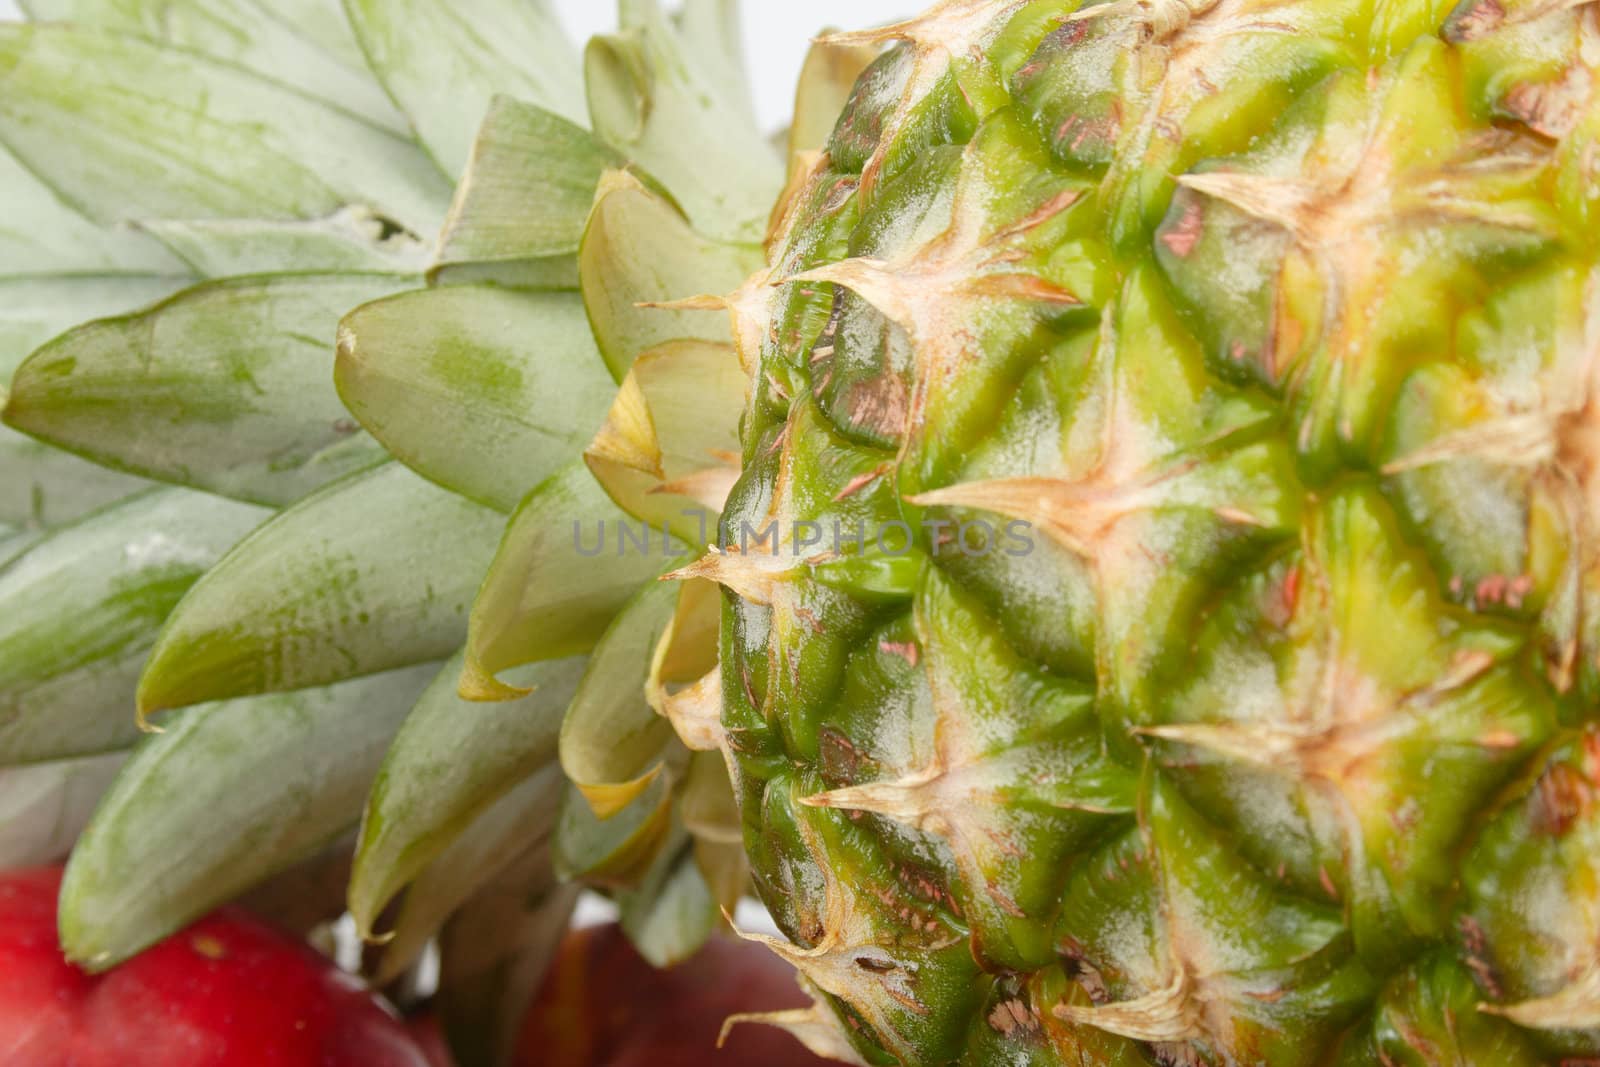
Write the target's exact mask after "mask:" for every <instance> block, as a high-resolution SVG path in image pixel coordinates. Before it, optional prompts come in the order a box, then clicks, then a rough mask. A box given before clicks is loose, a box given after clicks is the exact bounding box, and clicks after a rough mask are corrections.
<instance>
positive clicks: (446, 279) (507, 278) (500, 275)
mask: <svg viewBox="0 0 1600 1067" xmlns="http://www.w3.org/2000/svg"><path fill="white" fill-rule="evenodd" d="M428 283H429V284H430V285H498V286H500V287H501V288H504V289H530V290H534V291H541V290H548V291H575V290H576V289H577V288H578V257H577V256H549V257H547V258H545V259H508V260H504V261H501V262H495V261H493V260H488V261H485V262H482V263H446V264H444V265H443V266H434V267H432V268H431V269H430V270H429V271H428Z"/></svg>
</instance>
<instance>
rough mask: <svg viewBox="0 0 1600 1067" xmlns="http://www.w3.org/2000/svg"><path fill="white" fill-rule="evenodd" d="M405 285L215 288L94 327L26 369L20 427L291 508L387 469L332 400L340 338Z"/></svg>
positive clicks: (108, 458) (170, 477)
mask: <svg viewBox="0 0 1600 1067" xmlns="http://www.w3.org/2000/svg"><path fill="white" fill-rule="evenodd" d="M406 284H408V283H407V280H406V279H403V278H399V277H395V276H392V275H318V274H306V275H283V276H278V277H255V278H244V279H231V280H228V281H222V282H208V283H205V284H202V285H199V286H196V287H195V288H192V289H189V290H186V291H184V292H183V293H180V294H179V295H178V296H176V297H173V298H172V299H170V300H168V301H166V302H164V303H162V304H159V305H157V306H156V307H154V308H151V309H150V310H148V311H143V312H139V313H137V314H134V315H128V316H125V317H122V318H116V319H107V320H103V321H100V322H92V323H89V324H87V325H84V326H81V327H79V328H78V329H76V330H73V331H72V332H70V333H67V334H65V335H63V336H61V337H59V338H57V339H56V340H55V341H53V342H51V343H50V344H48V345H46V346H45V347H44V348H42V349H40V350H39V351H38V352H36V353H34V354H33V355H32V356H31V357H29V359H28V360H27V361H26V362H25V363H24V364H23V365H22V366H21V368H19V369H18V371H17V374H16V377H15V378H14V380H13V382H12V387H11V394H10V396H9V398H8V399H7V401H6V404H5V407H4V411H3V414H4V418H5V421H6V423H7V425H9V426H11V427H13V428H15V429H18V430H22V431H24V432H26V433H28V434H31V435H32V436H34V437H37V438H40V439H42V440H45V441H48V442H50V443H51V444H54V445H57V446H58V447H61V448H64V449H67V450H69V451H71V452H75V453H78V454H80V455H84V456H87V457H88V458H90V459H92V460H95V461H96V462H99V463H103V464H105V465H107V466H111V467H115V468H119V469H122V470H126V471H129V472H132V473H135V474H140V475H144V476H147V477H150V478H156V479H161V480H163V481H168V482H174V483H177V484H181V485H188V486H191V487H194V488H198V489H204V490H207V491H209V492H213V493H220V494H223V495H226V496H231V497H235V498H238V499H243V500H249V501H253V502H256V503H263V504H272V505H284V504H289V503H292V502H294V501H295V500H298V499H300V498H301V497H304V496H305V495H306V494H307V493H309V492H311V491H312V490H314V489H316V488H318V487H320V486H322V485H325V484H327V483H328V482H330V481H333V480H335V479H337V478H340V477H343V476H344V475H347V474H349V473H351V472H353V471H356V470H360V469H362V468H365V467H369V466H371V465H372V464H373V463H375V462H378V461H379V460H380V459H381V458H382V456H383V451H382V449H381V448H380V447H379V446H378V445H377V444H376V442H374V441H372V440H371V439H370V438H368V437H367V436H366V435H365V434H362V433H360V432H359V430H360V428H359V427H358V426H357V425H356V424H355V423H354V422H352V421H351V420H350V418H349V416H348V414H347V413H346V412H345V410H344V408H343V406H342V405H341V404H340V403H339V398H338V396H337V395H336V393H335V391H334V389H333V383H332V375H331V373H330V372H331V370H332V365H333V342H334V336H333V335H334V326H335V324H336V323H337V322H338V316H339V314H340V312H341V311H342V310H343V309H344V308H347V307H350V306H351V305H352V304H355V303H359V302H361V301H364V300H372V299H376V298H377V297H379V296H383V295H385V294H389V293H393V292H396V291H398V290H400V289H401V288H403V287H404V286H405V285H406Z"/></svg>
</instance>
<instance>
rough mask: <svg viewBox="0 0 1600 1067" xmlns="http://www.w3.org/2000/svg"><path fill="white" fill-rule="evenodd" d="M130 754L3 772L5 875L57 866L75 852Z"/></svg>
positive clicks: (0, 835) (0, 802)
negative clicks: (12, 870) (72, 851)
mask: <svg viewBox="0 0 1600 1067" xmlns="http://www.w3.org/2000/svg"><path fill="white" fill-rule="evenodd" d="M126 758H127V756H126V754H124V753H121V752H113V753H111V754H109V755H104V756H90V757H88V758H86V759H74V760H61V761H59V762H56V763H37V764H34V765H33V766H30V767H7V768H5V769H3V770H0V870H10V869H14V868H17V867H36V866H40V865H42V864H46V863H55V862H57V861H58V860H60V859H61V858H62V857H64V856H65V855H66V854H67V853H68V852H69V851H71V849H72V844H73V842H74V841H76V840H77V839H78V834H80V833H81V832H82V831H83V828H84V827H85V826H86V825H88V823H89V816H90V815H92V814H93V813H94V809H95V806H96V805H98V804H99V803H100V798H101V797H102V796H103V795H104V794H105V791H106V789H107V788H109V787H110V785H111V780H112V779H113V778H115V777H116V774H117V771H118V770H119V769H121V767H122V764H123V761H124V760H125V759H126Z"/></svg>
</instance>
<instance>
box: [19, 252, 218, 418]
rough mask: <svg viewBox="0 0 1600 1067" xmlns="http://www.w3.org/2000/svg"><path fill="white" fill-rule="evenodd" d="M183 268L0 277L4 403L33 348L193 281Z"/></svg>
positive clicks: (138, 305) (158, 297) (126, 310)
mask: <svg viewBox="0 0 1600 1067" xmlns="http://www.w3.org/2000/svg"><path fill="white" fill-rule="evenodd" d="M190 281H191V279H190V278H189V277H187V276H186V275H183V274H177V275H169V274H55V275H49V274H46V275H21V276H16V277H10V278H0V404H3V402H4V400H5V396H6V390H5V381H6V379H8V378H9V377H10V376H11V374H12V373H13V372H14V371H15V370H16V369H17V366H18V365H19V364H21V363H22V361H23V360H24V359H26V358H27V356H28V354H29V353H31V352H33V350H34V349H36V348H38V347H39V346H40V345H42V344H44V343H45V342H47V341H49V340H50V339H51V338H53V337H55V336H57V335H58V334H60V333H61V332H62V331H63V330H67V329H70V328H71V327H73V326H76V325H78V324H79V323H81V322H87V321H89V320H91V319H99V318H104V317H105V316H108V315H121V314H125V313H127V312H130V311H133V310H134V309H136V308H141V307H145V306H146V305H148V304H150V303H151V302H152V301H156V300H162V299H165V298H166V297H168V296H170V295H171V294H172V293H175V292H177V291H178V290H180V289H182V288H184V287H185V286H186V285H189V284H190Z"/></svg>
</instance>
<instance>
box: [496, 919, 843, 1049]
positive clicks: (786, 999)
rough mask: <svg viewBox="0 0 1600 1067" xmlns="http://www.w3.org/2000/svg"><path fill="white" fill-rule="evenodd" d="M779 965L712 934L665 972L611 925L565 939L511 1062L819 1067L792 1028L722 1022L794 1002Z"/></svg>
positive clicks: (799, 1003) (801, 999) (789, 979)
mask: <svg viewBox="0 0 1600 1067" xmlns="http://www.w3.org/2000/svg"><path fill="white" fill-rule="evenodd" d="M806 1003H807V1000H806V997H805V996H804V994H802V993H801V992H800V990H799V988H798V987H797V986H796V985H795V979H794V971H793V970H792V969H791V968H790V967H789V966H788V964H786V963H784V962H782V961H781V960H779V959H778V958H777V957H776V956H774V955H772V953H770V952H768V951H767V950H766V949H764V948H762V947H761V946H759V945H753V944H746V943H743V942H739V941H735V940H732V939H731V938H727V937H716V938H713V939H712V940H711V942H710V943H709V944H708V945H706V947H705V948H704V949H702V950H701V951H700V953H699V955H697V956H695V957H694V958H693V959H691V960H689V961H688V962H686V963H683V964H680V965H679V966H677V967H674V968H672V969H670V970H666V971H657V970H655V969H654V968H652V967H651V966H650V965H649V964H648V963H646V962H645V961H644V960H643V959H642V958H641V957H640V956H639V955H638V953H637V952H635V951H634V949H633V946H632V945H630V944H629V943H628V939H627V937H626V936H625V935H624V934H623V933H622V931H621V929H620V928H619V927H616V926H598V927H592V928H590V929H587V930H582V931H579V932H577V933H575V934H573V935H571V936H570V937H568V939H567V943H566V944H565V945H564V946H563V947H562V950H561V953H560V956H559V957H558V958H557V960H556V963H555V966H554V967H553V968H552V970H551V973H550V976H549V977H548V978H547V979H546V980H545V985H544V988H543V989H542V990H541V991H540V993H539V997H538V1000H537V1001H536V1002H535V1003H534V1006H533V1008H532V1010H531V1011H530V1013H529V1015H528V1019H527V1024H526V1026H525V1027H524V1029H523V1032H522V1039H521V1041H520V1042H519V1044H518V1049H519V1058H518V1061H517V1062H518V1063H519V1064H520V1065H521V1067H820V1065H822V1064H825V1063H826V1062H828V1061H825V1060H821V1059H818V1058H817V1057H815V1056H813V1055H812V1054H811V1053H810V1052H807V1051H806V1049H805V1048H804V1047H803V1046H802V1045H801V1044H800V1043H799V1042H798V1041H796V1040H795V1039H794V1038H793V1037H791V1036H790V1035H788V1034H786V1033H784V1032H783V1031H781V1030H777V1029H774V1028H772V1027H767V1026H755V1025H748V1026H739V1027H736V1028H734V1030H733V1032H732V1034H731V1035H730V1036H729V1038H728V1042H727V1045H726V1046H725V1047H724V1048H722V1049H720V1050H719V1049H718V1048H717V1036H718V1034H719V1033H721V1031H722V1023H723V1020H725V1019H726V1018H727V1017H728V1016H730V1015H736V1014H739V1013H741V1012H764V1011H778V1010H782V1009H785V1008H796V1007H804V1006H805V1004H806Z"/></svg>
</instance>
